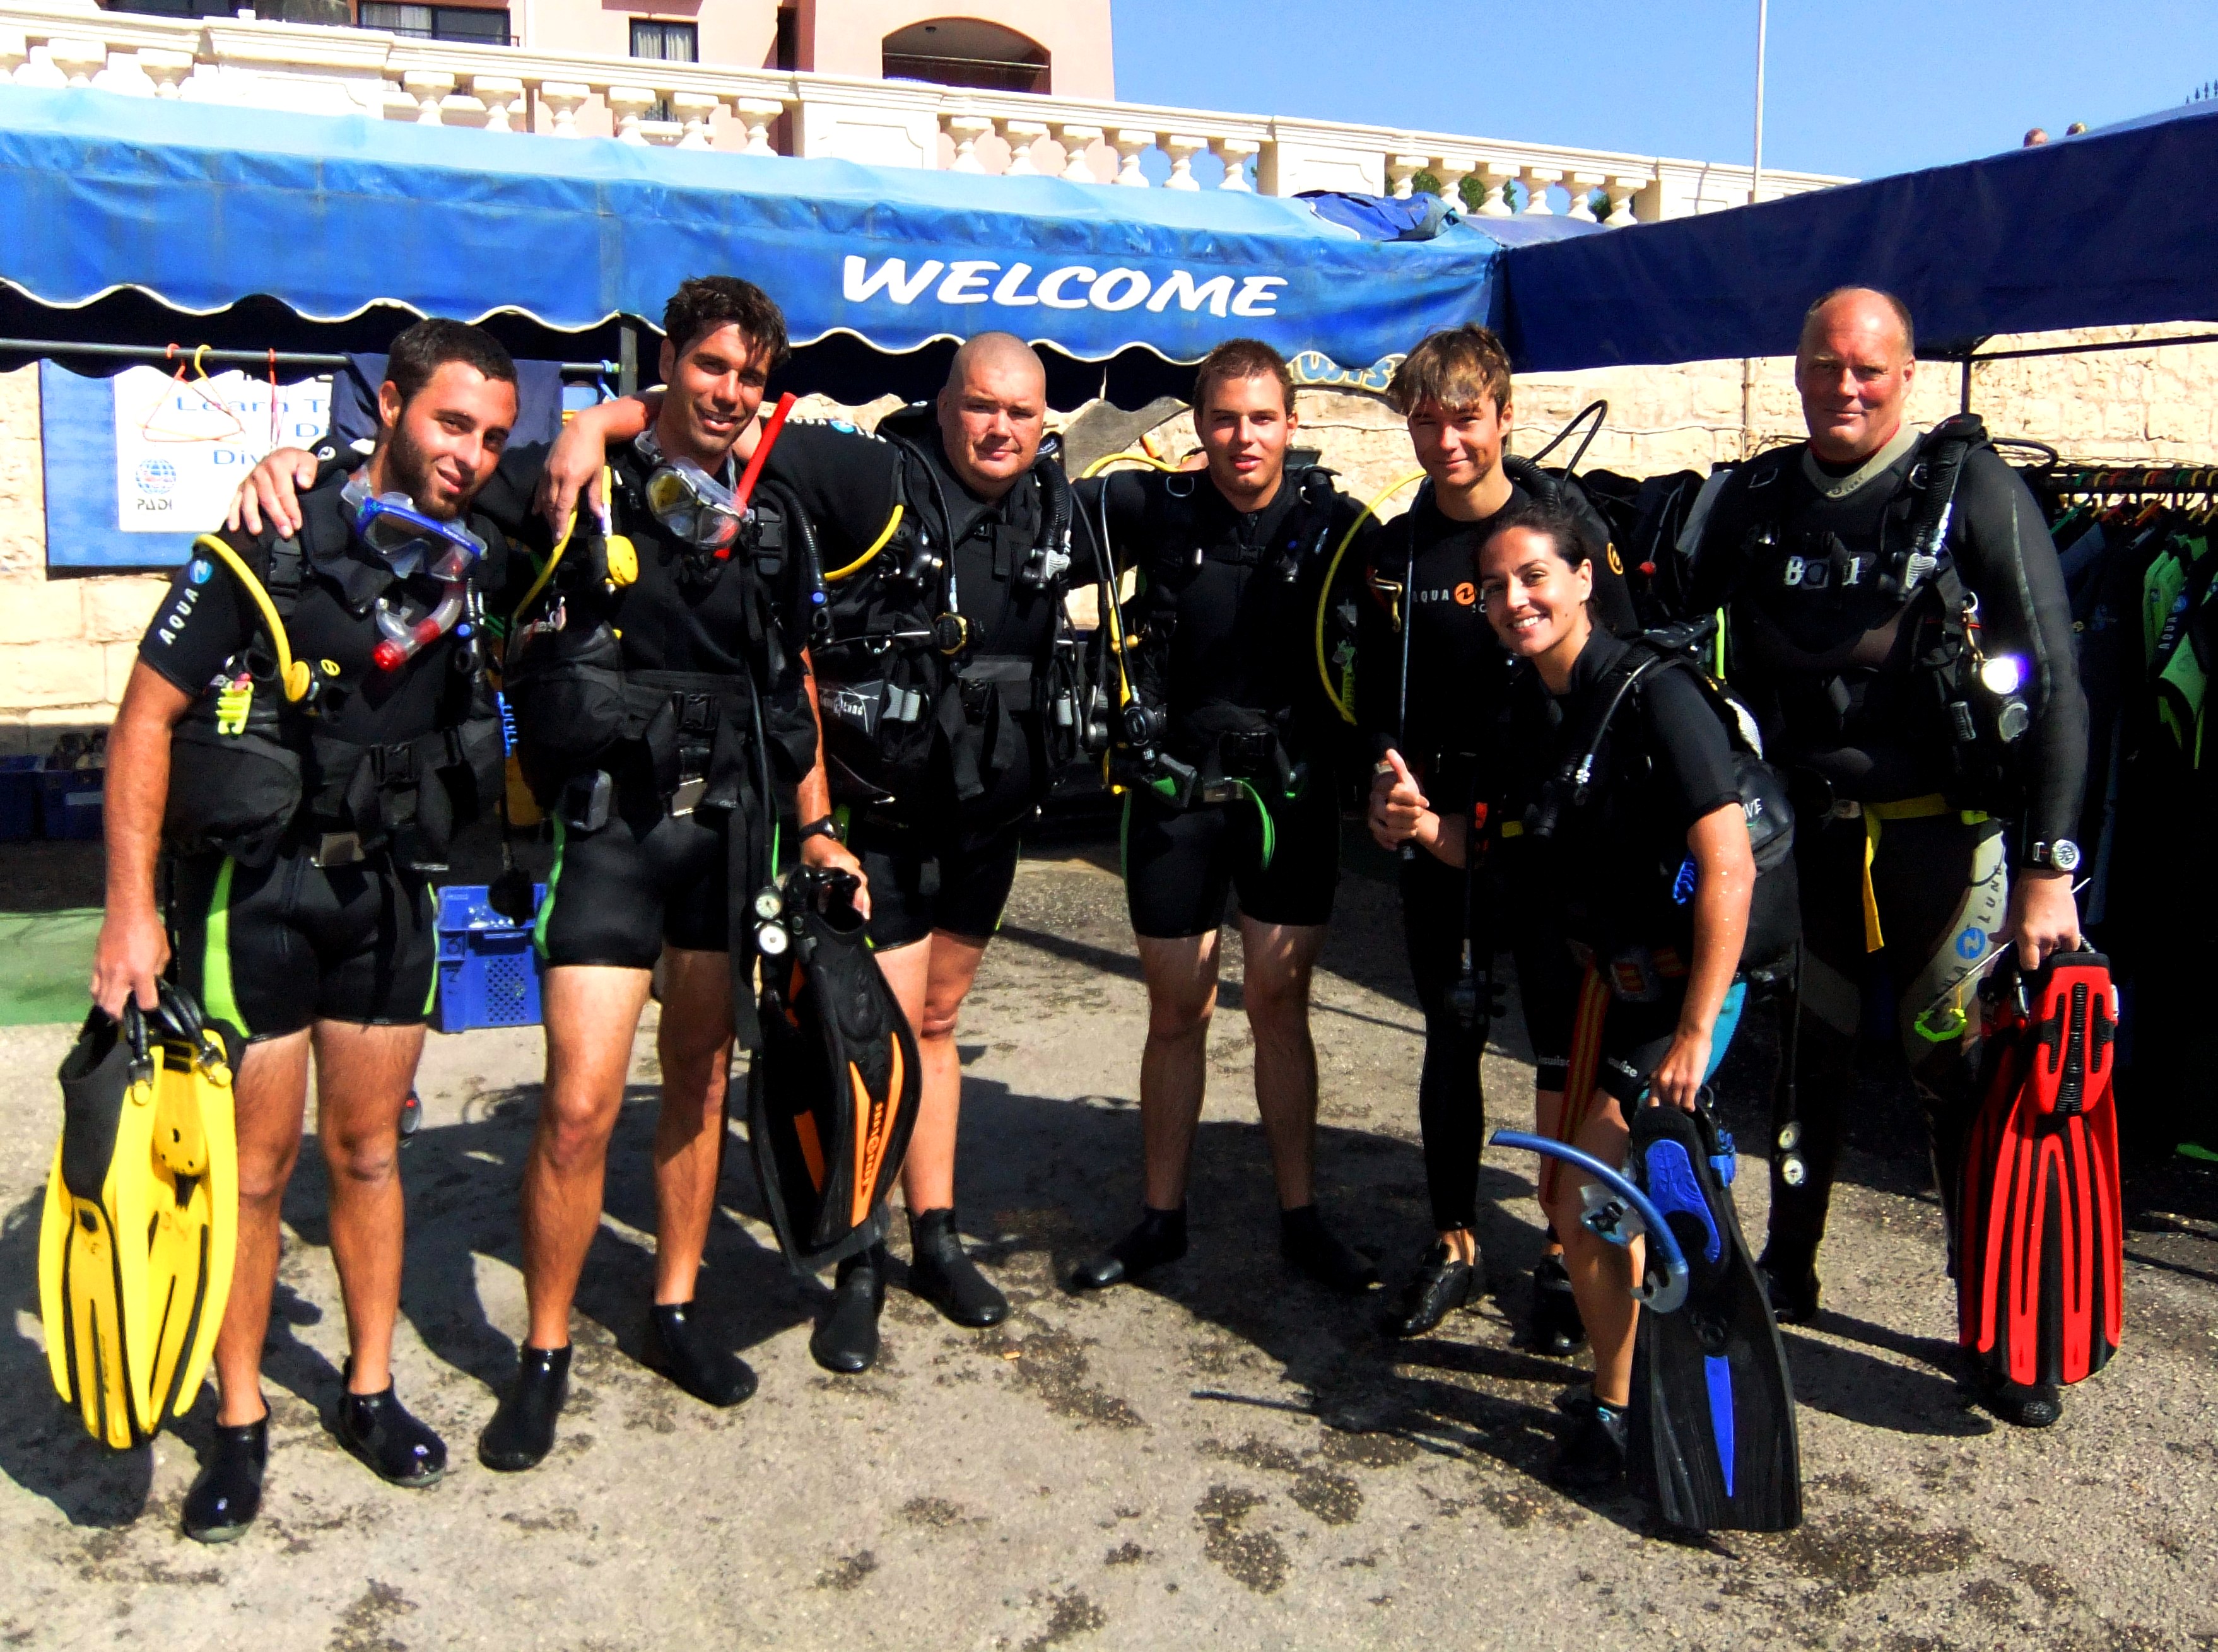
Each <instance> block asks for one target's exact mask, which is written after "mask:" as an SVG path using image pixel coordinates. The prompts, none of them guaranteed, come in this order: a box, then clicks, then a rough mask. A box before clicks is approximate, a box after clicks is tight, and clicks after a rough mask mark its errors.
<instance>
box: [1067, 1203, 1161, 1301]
mask: <svg viewBox="0 0 2218 1652" xmlns="http://www.w3.org/2000/svg"><path fill="white" fill-rule="evenodd" d="M1185 1254H1186V1206H1184V1205H1183V1204H1181V1205H1180V1206H1179V1207H1178V1209H1177V1210H1156V1209H1155V1208H1154V1207H1153V1206H1151V1205H1142V1206H1141V1207H1140V1223H1139V1226H1137V1228H1133V1229H1132V1231H1131V1232H1130V1233H1128V1234H1125V1235H1124V1237H1123V1238H1122V1239H1120V1240H1118V1241H1117V1242H1116V1243H1115V1244H1113V1245H1112V1246H1111V1247H1109V1248H1108V1249H1107V1250H1106V1251H1104V1252H1103V1253H1101V1254H1100V1255H1099V1256H1097V1257H1095V1258H1094V1259H1093V1260H1092V1261H1090V1262H1087V1263H1084V1264H1082V1265H1081V1266H1080V1267H1079V1270H1078V1271H1077V1272H1076V1273H1075V1275H1073V1276H1072V1278H1071V1284H1073V1285H1075V1287H1076V1288H1077V1289H1079V1290H1107V1289H1108V1288H1109V1287H1110V1286H1111V1285H1118V1284H1124V1283H1126V1282H1127V1281H1129V1280H1132V1279H1137V1278H1139V1277H1140V1276H1141V1275H1142V1274H1143V1273H1146V1272H1148V1271H1150V1270H1151V1269H1155V1268H1159V1267H1161V1266H1162V1265H1164V1264H1165V1263H1167V1262H1175V1261H1177V1260H1178V1259H1179V1258H1180V1257H1182V1256H1184V1255H1185Z"/></svg>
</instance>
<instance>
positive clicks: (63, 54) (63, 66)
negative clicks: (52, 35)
mask: <svg viewBox="0 0 2218 1652" xmlns="http://www.w3.org/2000/svg"><path fill="white" fill-rule="evenodd" d="M46 58H47V60H48V61H49V62H51V63H52V64H53V65H54V68H55V70H56V71H58V72H59V74H60V75H61V77H62V79H63V82H64V84H66V85H69V86H71V87H77V86H90V85H91V84H92V77H94V76H95V75H96V74H98V73H99V72H100V71H102V70H103V69H105V68H106V67H108V47H107V46H104V45H102V43H101V42H100V41H98V40H74V39H69V40H65V39H59V38H57V39H54V40H48V41H47V42H46Z"/></svg>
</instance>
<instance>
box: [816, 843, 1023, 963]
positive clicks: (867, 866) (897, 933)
mask: <svg viewBox="0 0 2218 1652" xmlns="http://www.w3.org/2000/svg"><path fill="white" fill-rule="evenodd" d="M1023 827H1024V822H1023V821H1022V820H1015V821H1012V822H1011V823H1010V824H1009V825H1007V826H1004V827H1002V828H1001V830H999V831H997V832H989V833H988V834H986V835H984V836H982V837H971V836H966V835H960V834H958V835H956V836H954V837H951V838H939V839H937V840H935V838H934V836H933V834H932V832H928V831H926V829H925V828H923V827H921V826H902V825H900V824H898V823H897V822H895V821H892V820H886V819H885V818H883V817H882V816H879V815H872V814H857V815H855V816H854V817H853V818H852V821H851V822H850V824H849V826H848V829H847V847H848V848H849V849H850V850H852V851H853V852H854V856H855V858H856V859H858V860H859V861H861V862H862V863H863V875H864V876H865V877H867V878H869V879H870V944H871V945H872V946H874V947H876V948H877V949H878V950H880V951H890V950H892V949H894V948H895V947H898V946H908V945H909V944H911V943H913V942H916V941H921V940H923V939H924V938H925V937H926V936H928V935H930V934H931V933H932V931H934V930H941V931H945V932H946V933H948V934H950V935H959V936H962V937H963V938H964V939H966V940H974V941H984V940H986V939H988V938H989V937H991V936H992V935H993V933H994V931H995V930H997V929H999V928H1000V927H1001V908H1002V907H1004V906H1007V905H1008V901H1009V889H1010V887H1011V886H1012V885H1013V884H1014V883H1015V882H1016V881H1017V841H1018V838H1019V836H1020V835H1021V833H1022V832H1023Z"/></svg>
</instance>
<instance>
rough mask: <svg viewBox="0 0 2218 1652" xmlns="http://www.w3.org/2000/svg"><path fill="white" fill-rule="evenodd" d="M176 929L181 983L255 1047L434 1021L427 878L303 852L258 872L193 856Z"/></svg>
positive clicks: (434, 941) (174, 885)
mask: <svg viewBox="0 0 2218 1652" xmlns="http://www.w3.org/2000/svg"><path fill="white" fill-rule="evenodd" d="M170 937H171V944H172V949H173V950H174V952H175V954H176V958H177V979H178V981H179V983H180V984H181V985H183V987H184V988H185V990H186V991H188V992H189V993H192V994H193V996H194V997H195V998H196V999H199V1000H200V1002H201V1005H202V1007H203V1008H205V1009H206V1010H207V1012H208V1014H209V1015H210V1016H212V1017H214V1018H215V1019H217V1020H220V1021H226V1022H228V1023H230V1024H231V1025H232V1026H233V1027H235V1028H236V1029H237V1030H239V1032H241V1033H243V1034H244V1035H245V1036H246V1037H248V1038H250V1039H259V1038H276V1037H280V1036H283V1035H284V1034H287V1033H293V1032H298V1031H300V1030H301V1029H302V1028H304V1027H306V1026H307V1025H308V1024H310V1023H312V1022H316V1021H346V1022H352V1023H355V1024H358V1025H362V1026H373V1027H387V1026H393V1027H400V1026H417V1025H420V1024H422V1023H423V1021H424V1018H425V1017H426V1016H428V1015H429V1014H430V1013H431V993H432V987H433V986H434V983H435V981H436V979H437V977H436V972H435V966H436V965H437V956H438V936H437V927H436V925H435V924H434V921H433V917H432V903H431V888H430V886H429V885H428V883H427V882H426V881H425V880H424V877H423V875H421V874H420V873H415V872H402V871H395V870H393V869H391V868H390V867H388V866H387V865H385V864H384V863H382V862H379V861H369V862H361V863H356V864H355V865H352V866H334V867H329V868H325V867H319V866H318V865H316V864H315V863H314V862H313V860H311V859H310V857H309V856H308V852H307V850H306V849H305V848H294V849H291V850H288V851H283V852H281V853H280V854H278V855H277V856H276V857H275V858H274V859H272V860H271V861H270V863H269V864H268V865H266V866H259V867H250V866H242V865H240V864H239V863H238V862H237V861H234V860H231V859H229V858H227V857H223V856H219V855H194V856H188V857H182V858H180V859H179V860H178V862H177V867H176V870H175V873H174V875H173V876H172V879H171V882H170Z"/></svg>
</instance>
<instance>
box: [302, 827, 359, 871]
mask: <svg viewBox="0 0 2218 1652" xmlns="http://www.w3.org/2000/svg"><path fill="white" fill-rule="evenodd" d="M364 858H365V857H364V856H363V854H362V834H361V833H360V832H325V833H324V834H323V835H322V836H321V837H320V838H318V839H317V840H316V848H315V851H314V852H313V854H311V855H310V856H309V857H308V859H309V863H311V864H312V865H314V866H317V867H328V866H352V865H355V864H356V863H359V862H360V861H362V859H364Z"/></svg>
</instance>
